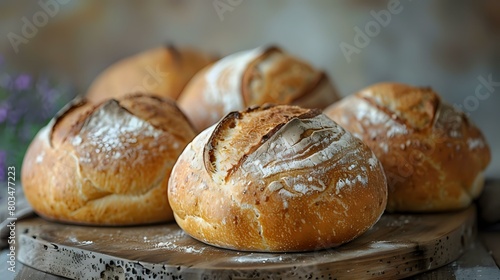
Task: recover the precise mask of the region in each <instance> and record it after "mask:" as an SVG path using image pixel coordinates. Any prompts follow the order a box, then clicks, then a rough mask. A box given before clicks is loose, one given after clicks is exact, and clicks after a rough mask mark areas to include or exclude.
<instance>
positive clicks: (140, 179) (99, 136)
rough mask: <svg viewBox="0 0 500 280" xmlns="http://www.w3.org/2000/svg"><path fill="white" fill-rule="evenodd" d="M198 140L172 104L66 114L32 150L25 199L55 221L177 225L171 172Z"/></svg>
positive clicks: (118, 105)
mask: <svg viewBox="0 0 500 280" xmlns="http://www.w3.org/2000/svg"><path fill="white" fill-rule="evenodd" d="M194 136H195V133H194V129H193V128H192V126H191V125H190V123H189V122H188V121H187V119H186V118H185V116H183V115H182V113H181V111H180V110H179V109H178V108H177V107H176V106H175V103H174V102H173V101H168V100H166V99H161V98H157V97H153V96H146V95H133V96H127V97H123V98H120V99H118V100H114V99H111V100H109V101H106V102H104V103H101V104H99V105H92V104H91V103H87V102H85V101H80V102H76V103H74V104H71V105H70V106H69V107H67V108H65V109H64V110H63V112H62V113H61V114H59V116H58V117H57V118H55V119H54V120H53V121H51V123H50V124H49V125H48V126H46V127H44V128H43V129H42V130H41V131H40V132H39V133H38V135H37V136H36V137H35V139H34V140H33V142H32V144H31V145H30V147H29V149H28V151H27V153H26V155H25V158H24V162H23V168H22V183H23V188H24V193H25V195H26V198H27V199H28V201H29V203H30V204H31V205H32V206H33V209H34V210H35V211H36V212H37V213H38V214H40V215H42V216H44V217H47V218H49V219H53V220H59V221H66V222H74V223H82V224H95V225H131V224H145V223H154V222H164V221H168V220H171V219H172V211H171V209H170V206H169V205H168V201H167V199H166V195H167V183H168V178H169V175H170V171H171V169H172V166H173V165H174V163H175V160H176V159H177V157H178V155H179V154H180V153H181V151H182V149H183V148H184V147H185V146H186V145H187V143H188V142H189V141H191V139H193V138H194Z"/></svg>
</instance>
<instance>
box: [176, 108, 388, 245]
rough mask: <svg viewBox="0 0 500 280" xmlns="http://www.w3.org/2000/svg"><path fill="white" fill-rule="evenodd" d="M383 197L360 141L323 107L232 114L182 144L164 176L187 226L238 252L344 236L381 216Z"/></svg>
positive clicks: (380, 180)
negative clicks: (318, 108) (167, 176)
mask: <svg viewBox="0 0 500 280" xmlns="http://www.w3.org/2000/svg"><path fill="white" fill-rule="evenodd" d="M386 198H387V187H386V181H385V176H384V174H383V172H382V167H381V165H380V163H379V161H378V159H377V158H376V157H375V155H374V154H373V153H372V151H371V150H370V149H369V148H368V147H367V146H366V145H364V144H363V143H362V142H361V141H360V140H359V139H357V138H355V137H353V136H352V135H351V134H350V133H348V132H346V131H345V130H344V129H343V128H342V127H340V126H338V125H337V124H336V123H334V122H333V121H331V120H330V119H328V118H327V117H326V116H325V115H323V114H321V113H320V111H319V110H315V109H304V108H300V107H296V106H286V105H283V106H262V107H255V108H249V109H247V110H245V111H241V112H233V113H230V114H228V115H227V116H226V117H224V118H223V119H222V120H221V121H220V122H219V123H218V124H217V125H214V126H212V127H210V128H208V129H206V130H205V131H203V132H202V133H200V134H199V135H198V136H197V137H196V138H195V139H194V140H193V141H192V142H191V143H190V144H189V145H188V146H187V147H186V149H185V150H184V151H183V153H182V154H181V156H180V157H179V159H178V161H177V162H176V164H175V166H174V169H173V171H172V176H171V177H170V181H169V201H170V203H171V205H172V209H173V210H174V213H175V217H176V220H177V222H178V223H179V225H180V226H181V227H182V228H183V229H185V230H186V231H187V232H188V233H189V234H190V235H192V236H193V237H195V238H197V239H199V240H202V241H204V242H207V243H210V244H214V245H218V246H222V247H227V248H234V249H242V250H258V251H290V250H292V251H293V250H308V249H315V248H324V247H329V246H334V245H338V244H341V243H343V242H346V241H348V240H352V239H353V238H355V237H356V236H358V235H359V234H360V233H361V232H364V231H365V230H366V229H368V228H369V227H370V226H371V225H373V223H375V222H376V221H377V220H378V218H379V217H380V215H381V214H382V212H383V210H384V208H385V203H386Z"/></svg>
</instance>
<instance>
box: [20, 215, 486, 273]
mask: <svg viewBox="0 0 500 280" xmlns="http://www.w3.org/2000/svg"><path fill="white" fill-rule="evenodd" d="M475 219H476V209H475V207H474V206H471V207H469V208H468V209H465V210H463V211H458V212H451V213H443V214H425V215H394V214H385V215H383V216H382V218H381V219H380V221H379V222H378V223H377V224H376V225H375V226H374V227H373V228H372V229H371V230H370V231H368V232H367V233H365V234H364V235H362V236H361V237H359V238H357V239H355V240H354V241H352V242H350V243H348V244H345V245H343V246H340V247H337V248H332V249H327V250H318V251H314V252H306V253H286V254H285V253H283V254H274V253H252V252H238V251H232V250H224V249H219V248H216V247H212V246H209V245H206V244H203V243H201V242H198V241H196V240H194V239H192V238H191V237H189V236H188V235H186V234H185V233H184V232H183V231H182V230H181V229H180V228H179V227H178V226H177V225H176V224H174V223H171V224H163V225H151V226H142V227H89V226H76V225H66V224H59V223H54V222H49V221H46V220H43V219H41V218H32V219H29V220H24V221H20V222H19V223H18V228H19V230H20V231H19V232H20V233H21V234H20V236H19V242H20V246H19V253H18V254H19V255H18V257H19V260H20V261H21V262H22V263H24V264H25V265H28V266H31V267H34V268H36V269H39V270H41V271H44V272H48V273H52V274H56V275H60V276H65V277H68V278H79V279H90V278H99V279H100V278H104V279H106V278H110V279H136V278H138V277H143V278H146V279H262V278H265V279H346V278H347V279H364V278H371V279H399V278H404V277H408V276H411V275H415V274H418V273H420V272H423V271H427V270H431V269H434V268H437V267H440V266H443V265H445V264H448V263H450V262H452V261H454V260H455V259H457V258H458V257H459V256H460V255H461V254H462V253H463V251H464V250H465V249H466V248H467V247H468V246H469V245H470V244H471V243H472V242H473V239H474V238H475V233H476V231H475V221H476V220H475ZM129 277H132V278H129Z"/></svg>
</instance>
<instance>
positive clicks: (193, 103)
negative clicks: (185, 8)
mask: <svg viewBox="0 0 500 280" xmlns="http://www.w3.org/2000/svg"><path fill="white" fill-rule="evenodd" d="M338 98H339V97H338V95H337V92H336V90H335V88H334V86H333V85H332V83H331V82H330V81H329V79H328V78H327V76H326V75H325V74H324V73H323V72H321V71H318V70H316V69H314V68H313V67H312V66H311V65H309V64H308V63H306V62H303V61H301V60H299V59H297V58H295V57H293V56H291V55H289V54H286V53H285V52H283V51H281V50H280V49H278V48H276V47H271V48H257V49H253V50H249V51H242V52H239V53H235V54H232V55H229V56H227V57H225V58H223V59H221V60H219V61H218V62H216V63H214V64H213V65H210V66H207V67H205V68H204V69H203V70H201V71H200V72H199V73H198V74H196V76H194V77H193V79H192V80H191V81H190V82H189V83H188V84H187V86H186V88H185V90H184V91H183V92H182V94H181V96H180V97H179V101H178V104H179V107H180V108H181V109H182V110H183V111H184V112H185V113H186V115H187V117H188V118H189V119H190V120H191V122H192V123H193V125H194V126H195V127H196V128H197V129H198V130H199V131H201V130H203V129H205V128H207V127H209V126H211V125H212V124H214V123H216V122H218V121H219V120H220V119H221V118H222V117H223V116H224V115H226V114H227V113H229V112H231V111H238V110H243V109H244V108H246V107H250V106H254V105H263V104H266V103H273V104H294V105H298V106H302V107H306V108H325V107H326V106H328V105H329V104H331V103H332V102H334V101H336V100H338Z"/></svg>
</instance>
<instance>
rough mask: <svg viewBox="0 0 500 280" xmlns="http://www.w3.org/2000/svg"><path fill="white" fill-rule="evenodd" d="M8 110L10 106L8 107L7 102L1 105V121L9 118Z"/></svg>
mask: <svg viewBox="0 0 500 280" xmlns="http://www.w3.org/2000/svg"><path fill="white" fill-rule="evenodd" d="M8 111H9V108H8V107H7V105H6V104H1V105H0V123H3V122H4V121H5V120H6V119H7V113H8Z"/></svg>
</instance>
